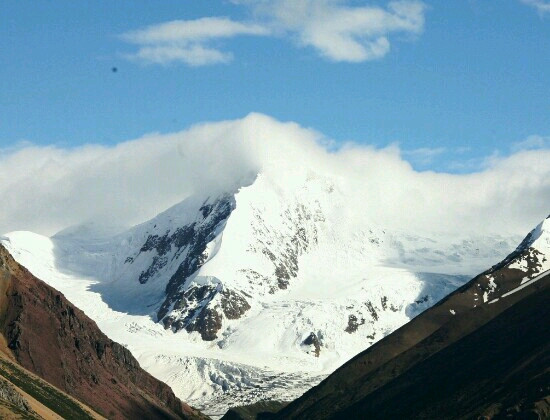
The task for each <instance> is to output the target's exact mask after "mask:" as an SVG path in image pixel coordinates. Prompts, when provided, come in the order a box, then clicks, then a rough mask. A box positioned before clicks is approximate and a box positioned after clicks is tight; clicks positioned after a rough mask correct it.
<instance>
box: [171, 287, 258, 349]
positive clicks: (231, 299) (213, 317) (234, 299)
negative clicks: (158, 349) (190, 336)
mask: <svg viewBox="0 0 550 420" xmlns="http://www.w3.org/2000/svg"><path fill="white" fill-rule="evenodd" d="M217 295H219V296H220V298H219V302H217V303H215V304H212V303H211V302H212V301H213V300H214V298H215V297H216V296H217ZM173 309H174V310H175V316H172V315H169V316H167V317H165V318H164V320H163V323H164V327H165V328H170V329H172V330H173V331H175V332H177V331H179V330H182V329H185V330H187V331H188V332H193V331H196V332H198V333H200V334H201V337H202V339H203V340H205V341H212V340H215V339H216V338H218V337H217V333H218V331H219V330H220V329H221V327H222V313H223V314H224V315H225V317H226V318H227V319H238V318H240V317H241V316H242V315H243V314H244V313H245V312H246V311H247V310H249V309H250V305H249V304H248V302H247V301H246V299H245V298H244V297H243V296H242V295H240V294H239V293H237V292H234V291H230V290H223V289H222V285H221V284H215V285H214V284H211V285H204V286H191V287H190V288H189V289H187V290H186V291H185V292H183V293H181V294H180V295H177V296H176V304H175V305H174V308H173Z"/></svg>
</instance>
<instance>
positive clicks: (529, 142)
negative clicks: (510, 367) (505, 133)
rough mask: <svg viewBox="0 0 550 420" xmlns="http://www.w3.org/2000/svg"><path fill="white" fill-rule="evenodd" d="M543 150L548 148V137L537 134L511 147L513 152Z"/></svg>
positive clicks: (549, 141) (549, 142)
mask: <svg viewBox="0 0 550 420" xmlns="http://www.w3.org/2000/svg"><path fill="white" fill-rule="evenodd" d="M544 148H550V137H544V136H539V135H537V134H533V135H531V136H529V137H527V138H526V139H525V140H522V141H519V142H517V143H514V144H513V145H512V151H513V152H518V151H522V150H535V149H544Z"/></svg>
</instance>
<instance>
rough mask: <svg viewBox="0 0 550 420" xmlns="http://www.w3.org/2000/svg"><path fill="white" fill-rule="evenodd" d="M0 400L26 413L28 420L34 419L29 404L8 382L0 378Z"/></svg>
mask: <svg viewBox="0 0 550 420" xmlns="http://www.w3.org/2000/svg"><path fill="white" fill-rule="evenodd" d="M0 400H4V401H6V402H8V403H9V404H10V405H13V406H15V407H17V408H18V409H20V410H21V411H23V412H25V413H27V414H28V415H29V417H30V418H34V417H33V414H35V413H34V411H33V410H32V408H31V407H30V405H29V402H28V401H27V400H26V399H25V398H23V396H22V395H21V394H20V393H19V392H18V391H17V389H16V388H15V387H14V386H13V385H12V384H11V383H9V382H8V381H6V380H5V379H4V378H2V377H1V376H0Z"/></svg>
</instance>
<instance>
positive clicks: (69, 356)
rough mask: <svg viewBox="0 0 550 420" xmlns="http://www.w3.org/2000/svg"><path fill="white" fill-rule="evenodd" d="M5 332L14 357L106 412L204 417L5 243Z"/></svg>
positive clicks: (1, 253) (1, 261)
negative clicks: (27, 266) (25, 265)
mask: <svg viewBox="0 0 550 420" xmlns="http://www.w3.org/2000/svg"><path fill="white" fill-rule="evenodd" d="M0 281H1V282H2V294H1V296H0V308H1V309H2V310H1V316H0V321H1V322H0V331H1V332H2V334H3V335H4V337H5V338H6V341H7V343H8V347H9V349H10V350H11V351H12V353H13V355H14V357H15V358H16V360H17V362H18V363H19V364H20V365H21V366H23V367H24V368H26V369H28V370H29V371H31V372H33V373H35V374H36V375H38V376H40V377H41V378H43V379H45V380H46V381H47V382H49V383H51V384H53V385H55V386H56V387H58V388H59V389H61V390H63V391H65V392H66V393H68V394H69V395H71V396H73V397H75V398H77V399H78V400H80V401H82V402H84V403H85V404H86V405H88V406H90V407H91V408H93V409H94V410H96V411H97V412H98V413H100V414H102V415H104V416H105V417H108V418H114V419H125V418H151V419H154V418H199V417H200V414H199V413H198V412H196V411H195V410H193V409H192V408H190V407H189V406H187V405H186V404H184V403H182V402H181V401H180V400H179V399H178V398H176V396H175V395H174V393H173V392H172V390H171V389H170V387H168V386H167V385H166V384H164V383H162V382H160V381H158V380H157V379H155V378H154V377H152V376H151V375H149V374H148V373H147V372H145V371H144V370H143V369H141V368H140V366H139V363H138V362H137V360H136V359H135V358H134V357H133V356H132V354H131V353H130V351H128V349H126V348H125V347H123V346H121V345H120V344H118V343H115V342H113V341H112V340H110V339H109V338H108V337H107V336H105V334H103V333H102V332H101V331H100V330H99V328H98V327H97V325H96V324H95V322H93V321H92V320H91V319H89V318H88V317H87V316H86V315H85V314H84V313H83V312H82V311H80V310H79V309H78V308H76V307H75V306H74V305H72V304H71V303H70V302H69V301H68V300H67V299H66V298H65V297H64V296H63V295H62V294H61V293H59V292H58V291H56V290H55V289H53V288H51V287H50V286H48V285H46V284H45V283H44V282H42V281H40V280H39V279H37V278H36V277H34V276H33V275H32V274H31V273H30V272H28V271H27V270H26V269H25V268H23V267H21V266H20V265H19V264H17V263H16V262H15V261H14V260H13V258H12V257H11V255H9V253H8V252H7V250H6V249H5V248H4V247H2V246H0Z"/></svg>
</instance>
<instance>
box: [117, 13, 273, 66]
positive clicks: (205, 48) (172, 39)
mask: <svg viewBox="0 0 550 420" xmlns="http://www.w3.org/2000/svg"><path fill="white" fill-rule="evenodd" d="M267 33H268V30H267V29H266V28H265V27H263V26H261V25H259V24H255V23H243V22H235V21H232V20H231V19H228V18H225V17H205V18H201V19H196V20H175V21H171V22H165V23H161V24H158V25H152V26H149V27H147V28H144V29H140V30H136V31H132V32H127V33H125V34H123V35H122V36H121V38H122V39H124V40H125V41H127V42H130V43H133V44H137V45H138V46H139V48H138V51H137V52H136V53H133V54H129V55H128V57H129V58H131V59H135V60H139V61H142V62H145V63H155V64H168V63H172V62H178V61H179V62H183V63H185V64H188V65H191V66H202V65H207V64H216V63H227V62H229V61H231V60H232V58H233V55H232V54H231V53H230V52H224V51H221V50H220V49H219V48H216V47H213V46H212V45H211V44H212V42H213V41H215V40H219V39H224V38H233V37H236V36H242V35H255V36H258V35H266V34H267Z"/></svg>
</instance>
